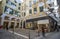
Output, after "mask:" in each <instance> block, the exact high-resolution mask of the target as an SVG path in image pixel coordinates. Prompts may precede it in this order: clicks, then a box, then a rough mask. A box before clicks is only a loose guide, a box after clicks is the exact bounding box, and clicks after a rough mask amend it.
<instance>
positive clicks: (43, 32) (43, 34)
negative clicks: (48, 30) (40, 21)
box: [42, 27, 45, 37]
mask: <svg viewBox="0 0 60 39" xmlns="http://www.w3.org/2000/svg"><path fill="white" fill-rule="evenodd" d="M42 36H43V37H45V30H44V27H42Z"/></svg>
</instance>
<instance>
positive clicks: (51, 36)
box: [0, 30, 60, 39]
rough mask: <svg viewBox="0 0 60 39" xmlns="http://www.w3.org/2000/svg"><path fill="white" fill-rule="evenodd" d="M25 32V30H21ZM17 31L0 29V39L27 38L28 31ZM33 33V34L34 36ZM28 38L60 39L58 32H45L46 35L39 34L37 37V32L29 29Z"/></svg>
mask: <svg viewBox="0 0 60 39" xmlns="http://www.w3.org/2000/svg"><path fill="white" fill-rule="evenodd" d="M23 32H25V31H23ZM23 32H22V33H21V31H20V33H19V32H14V33H13V32H12V33H11V32H9V30H8V31H7V30H0V39H28V37H29V36H28V33H26V32H25V33H23ZM34 35H35V36H34ZM30 39H60V32H50V33H46V37H43V36H42V35H41V34H40V36H39V37H38V36H37V33H35V32H34V31H33V33H32V31H30Z"/></svg>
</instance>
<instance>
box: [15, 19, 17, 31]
mask: <svg viewBox="0 0 60 39" xmlns="http://www.w3.org/2000/svg"><path fill="white" fill-rule="evenodd" d="M16 25H17V22H16V19H15V22H14V30H15V27H16Z"/></svg>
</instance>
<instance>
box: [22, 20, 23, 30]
mask: <svg viewBox="0 0 60 39" xmlns="http://www.w3.org/2000/svg"><path fill="white" fill-rule="evenodd" d="M22 29H23V20H22Z"/></svg>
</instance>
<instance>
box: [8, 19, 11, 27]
mask: <svg viewBox="0 0 60 39" xmlns="http://www.w3.org/2000/svg"><path fill="white" fill-rule="evenodd" d="M10 26H11V18H10V19H9V24H8V28H9V27H10Z"/></svg>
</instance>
